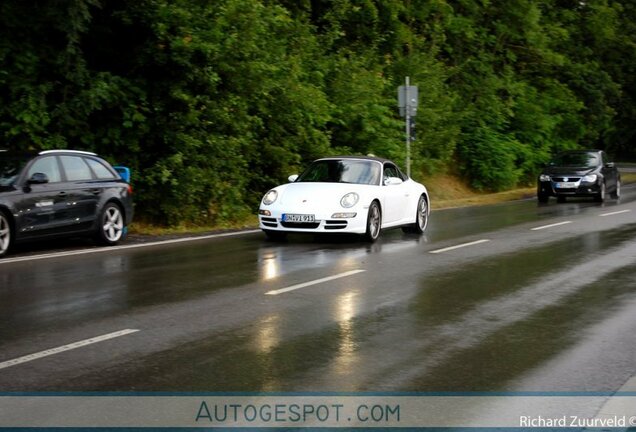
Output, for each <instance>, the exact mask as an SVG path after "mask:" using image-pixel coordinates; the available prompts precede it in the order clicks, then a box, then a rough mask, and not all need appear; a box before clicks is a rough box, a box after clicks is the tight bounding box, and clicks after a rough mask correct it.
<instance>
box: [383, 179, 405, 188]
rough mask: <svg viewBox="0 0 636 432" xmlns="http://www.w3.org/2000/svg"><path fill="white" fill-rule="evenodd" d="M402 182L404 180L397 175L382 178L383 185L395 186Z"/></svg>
mask: <svg viewBox="0 0 636 432" xmlns="http://www.w3.org/2000/svg"><path fill="white" fill-rule="evenodd" d="M402 183H404V181H403V180H402V179H401V178H399V177H389V178H387V179H385V180H384V186H397V185H401V184H402Z"/></svg>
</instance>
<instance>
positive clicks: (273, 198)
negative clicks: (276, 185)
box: [263, 189, 278, 205]
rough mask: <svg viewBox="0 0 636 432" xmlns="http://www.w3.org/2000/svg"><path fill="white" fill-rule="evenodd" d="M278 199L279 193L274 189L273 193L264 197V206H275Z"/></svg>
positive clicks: (268, 193)
mask: <svg viewBox="0 0 636 432" xmlns="http://www.w3.org/2000/svg"><path fill="white" fill-rule="evenodd" d="M276 198H278V192H276V191H275V190H274V189H272V190H271V191H269V192H267V193H266V194H265V196H264V197H263V204H265V205H270V204H273V203H274V201H276Z"/></svg>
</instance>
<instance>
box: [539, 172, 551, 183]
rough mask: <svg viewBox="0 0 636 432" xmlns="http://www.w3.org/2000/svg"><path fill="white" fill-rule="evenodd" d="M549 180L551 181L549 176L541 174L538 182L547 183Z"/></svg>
mask: <svg viewBox="0 0 636 432" xmlns="http://www.w3.org/2000/svg"><path fill="white" fill-rule="evenodd" d="M550 180H551V178H550V176H549V175H547V174H541V175H540V176H539V181H542V182H549V181H550Z"/></svg>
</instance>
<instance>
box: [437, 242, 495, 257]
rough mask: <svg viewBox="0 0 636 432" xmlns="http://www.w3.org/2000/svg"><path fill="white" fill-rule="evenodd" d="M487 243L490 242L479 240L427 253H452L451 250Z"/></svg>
mask: <svg viewBox="0 0 636 432" xmlns="http://www.w3.org/2000/svg"><path fill="white" fill-rule="evenodd" d="M489 241H490V240H488V239H481V240H476V241H473V242H469V243H462V244H458V245H456V246H449V247H446V248H443V249H436V250H432V251H429V252H428V253H432V254H438V253H444V252H449V251H452V250H455V249H460V248H465V247H468V246H474V245H478V244H481V243H486V242H489Z"/></svg>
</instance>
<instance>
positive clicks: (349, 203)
mask: <svg viewBox="0 0 636 432" xmlns="http://www.w3.org/2000/svg"><path fill="white" fill-rule="evenodd" d="M359 199H360V196H359V195H358V194H357V193H355V192H349V193H348V194H346V195H345V196H343V197H342V199H341V200H340V205H341V206H343V207H344V208H351V207H353V206H354V205H356V204H358V200H359Z"/></svg>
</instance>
